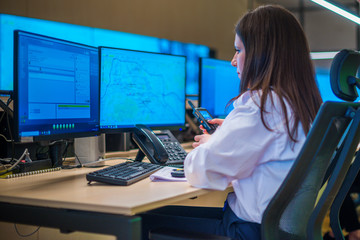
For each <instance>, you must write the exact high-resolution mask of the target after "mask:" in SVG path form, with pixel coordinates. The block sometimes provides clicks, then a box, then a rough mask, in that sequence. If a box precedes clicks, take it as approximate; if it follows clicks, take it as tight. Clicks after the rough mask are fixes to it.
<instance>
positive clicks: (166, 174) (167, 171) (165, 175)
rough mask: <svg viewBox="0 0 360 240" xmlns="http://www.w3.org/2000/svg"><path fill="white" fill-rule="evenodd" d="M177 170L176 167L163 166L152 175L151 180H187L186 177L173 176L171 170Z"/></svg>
mask: <svg viewBox="0 0 360 240" xmlns="http://www.w3.org/2000/svg"><path fill="white" fill-rule="evenodd" d="M175 170H177V168H175V167H163V168H162V169H160V170H158V171H157V172H155V173H153V174H151V175H150V180H151V181H153V182H186V178H185V177H173V176H171V172H173V171H175Z"/></svg>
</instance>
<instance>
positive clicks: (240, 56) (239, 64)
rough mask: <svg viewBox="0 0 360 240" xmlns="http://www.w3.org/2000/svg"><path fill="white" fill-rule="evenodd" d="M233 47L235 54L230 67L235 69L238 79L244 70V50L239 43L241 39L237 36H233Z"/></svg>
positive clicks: (242, 45)
mask: <svg viewBox="0 0 360 240" xmlns="http://www.w3.org/2000/svg"><path fill="white" fill-rule="evenodd" d="M234 47H235V54H234V57H233V59H232V60H231V65H233V66H234V67H236V72H237V74H238V77H239V78H240V77H241V73H242V71H243V68H244V61H245V48H244V44H243V42H242V41H241V38H240V37H239V36H238V35H237V34H236V35H235V42H234Z"/></svg>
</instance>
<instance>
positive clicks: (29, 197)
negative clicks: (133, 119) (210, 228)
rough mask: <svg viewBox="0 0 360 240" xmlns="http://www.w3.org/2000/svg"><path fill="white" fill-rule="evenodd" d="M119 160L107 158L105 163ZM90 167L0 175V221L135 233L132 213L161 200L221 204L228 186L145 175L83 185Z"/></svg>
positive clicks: (137, 221) (136, 227)
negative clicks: (125, 181)
mask: <svg viewBox="0 0 360 240" xmlns="http://www.w3.org/2000/svg"><path fill="white" fill-rule="evenodd" d="M126 154H128V153H126ZM131 154H132V153H131ZM115 155H116V154H114V153H112V154H108V155H107V157H114V156H115ZM118 156H124V154H120V155H118ZM121 161H124V160H109V161H106V166H109V165H113V164H116V163H119V162H121ZM95 170H96V169H94V168H74V169H63V170H60V171H56V172H50V173H43V174H37V175H31V176H24V177H18V178H13V179H0V212H1V213H2V214H0V221H4V222H15V223H22V224H30V225H36V226H37V225H39V226H45V227H50V228H58V229H60V230H61V231H62V232H71V231H83V232H91V233H100V234H109V235H114V236H116V238H117V239H140V238H141V236H140V229H141V219H140V217H138V216H137V215H136V214H138V213H141V212H144V211H148V210H151V209H155V208H159V207H162V206H166V205H193V206H219V207H220V206H221V205H222V204H223V201H224V199H225V198H226V195H227V192H229V191H230V190H231V189H230V188H229V189H227V190H226V191H213V190H206V189H199V188H194V187H192V186H190V185H189V184H188V183H187V182H151V181H150V179H149V178H146V179H144V180H142V181H139V182H137V183H134V184H132V185H130V186H126V187H122V186H113V185H106V184H101V183H96V182H94V183H92V184H91V185H88V183H87V181H86V178H85V176H86V174H87V173H88V172H91V171H95ZM0 229H1V225H0ZM67 239H68V238H67Z"/></svg>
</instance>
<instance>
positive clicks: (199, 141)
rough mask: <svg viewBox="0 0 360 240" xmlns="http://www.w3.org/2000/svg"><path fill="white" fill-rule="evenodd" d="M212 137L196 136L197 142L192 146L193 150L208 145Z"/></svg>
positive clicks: (205, 135)
mask: <svg viewBox="0 0 360 240" xmlns="http://www.w3.org/2000/svg"><path fill="white" fill-rule="evenodd" d="M210 137H211V135H209V134H202V135H196V136H195V137H194V140H195V142H194V143H193V144H192V146H193V148H197V147H198V146H200V145H201V144H203V143H206V142H207V141H208V140H209V138H210Z"/></svg>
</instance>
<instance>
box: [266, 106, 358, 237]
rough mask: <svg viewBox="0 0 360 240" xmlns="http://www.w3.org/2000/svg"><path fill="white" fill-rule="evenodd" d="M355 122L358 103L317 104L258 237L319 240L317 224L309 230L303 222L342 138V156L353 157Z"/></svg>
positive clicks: (319, 220) (308, 217)
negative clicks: (313, 118)
mask: <svg viewBox="0 0 360 240" xmlns="http://www.w3.org/2000/svg"><path fill="white" fill-rule="evenodd" d="M358 109H359V110H358ZM359 123H360V104H357V103H341V102H325V103H324V104H323V105H322V106H321V108H320V110H319V112H318V114H317V116H316V118H315V120H314V123H313V125H312V128H311V129H310V132H309V134H308V136H307V139H306V142H305V143H304V146H303V148H302V150H301V152H300V154H299V156H298V157H297V159H296V160H295V163H294V165H293V167H292V168H291V169H290V172H289V174H288V175H287V177H286V178H285V180H284V182H283V183H282V185H281V186H280V188H279V190H278V192H277V193H276V194H275V196H274V197H273V199H272V200H271V201H270V203H269V205H268V207H267V208H266V210H265V212H264V215H263V218H262V224H261V231H262V239H266V240H275V239H304V240H305V239H306V240H308V239H322V236H321V224H320V225H318V224H316V225H314V226H313V227H312V229H311V230H309V229H308V227H307V225H308V223H309V222H310V220H311V216H312V215H313V211H314V206H317V205H316V199H317V196H318V193H319V190H320V188H321V186H322V183H323V179H324V176H325V174H326V171H327V168H328V166H329V164H330V162H331V159H332V158H333V155H334V154H335V152H336V150H337V146H338V145H339V144H340V143H341V142H342V140H343V139H345V140H344V141H346V142H347V145H346V147H344V148H343V151H342V155H345V156H342V158H343V159H344V160H349V157H348V156H349V155H352V156H354V153H355V148H356V145H357V143H358V142H359V139H360V134H353V133H357V132H359V128H360V126H359V125H360V124H359ZM348 128H349V129H348ZM359 133H360V132H359ZM346 153H347V154H346ZM344 167H345V166H344ZM336 180H337V181H342V180H341V178H338V179H336ZM326 191H328V192H330V194H325V195H326V197H329V196H330V195H331V194H332V195H333V196H335V195H336V193H337V189H336V188H335V187H332V186H331V187H329V188H328V189H327V190H326ZM324 192H325V191H324ZM325 195H324V196H325ZM331 203H332V201H331V199H330V198H329V200H328V201H326V202H325V203H324V204H323V205H322V208H321V209H323V208H325V209H326V210H327V209H329V208H330V206H331ZM315 209H316V208H315ZM321 213H322V212H321ZM324 217H325V214H319V215H318V217H317V218H315V219H316V220H317V221H316V223H322V222H323V219H324ZM309 225H311V224H309Z"/></svg>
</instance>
